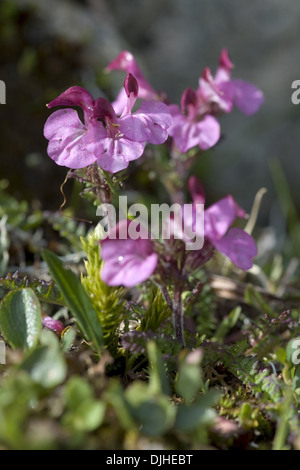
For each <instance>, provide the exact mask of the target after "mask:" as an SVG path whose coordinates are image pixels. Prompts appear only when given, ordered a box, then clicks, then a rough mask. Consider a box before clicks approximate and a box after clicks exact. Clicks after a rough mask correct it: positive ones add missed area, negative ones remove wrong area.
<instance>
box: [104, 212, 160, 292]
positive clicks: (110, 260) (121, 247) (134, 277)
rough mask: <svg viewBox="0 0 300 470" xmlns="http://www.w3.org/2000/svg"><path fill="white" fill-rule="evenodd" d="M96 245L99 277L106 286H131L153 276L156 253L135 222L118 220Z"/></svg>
mask: <svg viewBox="0 0 300 470" xmlns="http://www.w3.org/2000/svg"><path fill="white" fill-rule="evenodd" d="M100 243H101V257H102V259H103V261H104V266H103V268H102V271H101V278H102V280H103V281H104V282H105V283H106V284H108V285H109V286H119V285H123V286H125V287H133V286H136V285H137V284H139V283H141V282H143V281H145V280H146V279H148V278H149V277H150V276H151V274H153V272H154V270H155V268H156V265H157V254H156V253H155V252H154V250H153V245H152V242H151V240H149V238H148V236H147V233H145V231H144V230H143V229H142V228H141V227H139V226H138V224H136V222H135V221H132V220H131V221H130V220H122V221H121V222H119V223H118V224H117V226H116V227H115V228H114V229H113V230H111V231H110V232H109V233H108V235H107V237H106V238H105V239H104V240H102V241H101V242H100Z"/></svg>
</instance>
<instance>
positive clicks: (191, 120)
mask: <svg viewBox="0 0 300 470" xmlns="http://www.w3.org/2000/svg"><path fill="white" fill-rule="evenodd" d="M169 110H170V112H171V114H172V117H173V124H172V126H171V127H170V128H169V130H168V132H169V135H170V136H171V137H173V139H174V142H175V144H176V145H177V147H178V148H179V150H180V151H181V152H182V153H185V152H187V151H188V150H190V149H191V148H193V147H195V146H196V145H198V146H199V147H200V148H201V149H202V150H207V149H209V148H211V147H212V146H213V145H215V144H216V143H217V142H218V140H219V138H220V124H219V123H218V121H217V120H216V118H214V117H213V116H210V115H208V114H207V115H200V114H199V98H198V95H197V94H196V92H195V91H194V90H193V89H192V88H188V89H186V90H185V91H184V93H183V95H182V98H181V109H179V107H178V106H177V105H170V106H169Z"/></svg>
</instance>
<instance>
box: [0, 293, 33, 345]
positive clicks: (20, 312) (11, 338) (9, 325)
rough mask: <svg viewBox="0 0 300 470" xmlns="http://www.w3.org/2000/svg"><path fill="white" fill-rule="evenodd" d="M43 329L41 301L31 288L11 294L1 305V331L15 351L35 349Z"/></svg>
mask: <svg viewBox="0 0 300 470" xmlns="http://www.w3.org/2000/svg"><path fill="white" fill-rule="evenodd" d="M41 329H42V312H41V306H40V303H39V300H38V298H37V296H36V294H35V293H34V291H33V290H32V289H30V288H25V289H21V290H18V291H11V292H9V293H8V294H7V295H6V296H5V297H4V299H3V300H2V303H1V305H0V330H1V332H2V334H3V336H4V338H5V339H6V341H7V342H8V343H9V344H10V346H11V347H12V348H14V349H19V348H20V349H23V350H28V349H31V348H33V347H34V346H35V345H36V343H37V341H38V338H39V334H40V332H41Z"/></svg>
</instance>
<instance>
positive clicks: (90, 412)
mask: <svg viewBox="0 0 300 470" xmlns="http://www.w3.org/2000/svg"><path fill="white" fill-rule="evenodd" d="M64 394H65V399H66V404H67V409H68V411H67V413H66V414H65V415H64V418H63V423H64V425H66V426H69V427H72V428H73V429H75V430H76V431H93V430H94V429H97V428H98V427H99V426H100V425H101V423H102V421H103V418H104V414H105V409H106V405H105V403H104V402H102V401H99V400H95V398H94V392H93V389H92V387H91V385H90V384H89V383H88V382H87V380H86V379H84V378H82V377H77V376H73V377H71V378H70V380H69V381H68V383H67V384H66V387H65V390H64Z"/></svg>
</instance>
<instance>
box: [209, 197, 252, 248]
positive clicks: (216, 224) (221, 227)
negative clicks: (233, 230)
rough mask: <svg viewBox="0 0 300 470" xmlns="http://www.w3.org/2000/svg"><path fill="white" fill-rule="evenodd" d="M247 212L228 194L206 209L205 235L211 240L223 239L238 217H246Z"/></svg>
mask: <svg viewBox="0 0 300 470" xmlns="http://www.w3.org/2000/svg"><path fill="white" fill-rule="evenodd" d="M245 215H246V214H245V212H244V211H243V209H242V208H241V207H239V206H238V205H237V204H236V202H235V200H234V199H233V197H232V196H230V195H229V196H226V197H224V198H223V199H220V201H218V202H216V203H215V204H213V205H211V206H210V207H209V208H208V209H206V210H205V217H204V224H205V231H204V234H205V237H207V238H209V239H210V240H211V242H213V241H214V240H219V239H221V238H222V237H223V236H224V235H225V233H226V232H227V230H228V228H229V227H230V225H231V224H232V223H233V222H234V221H235V219H236V217H245Z"/></svg>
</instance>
